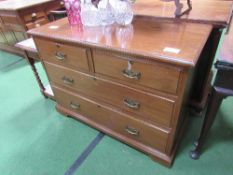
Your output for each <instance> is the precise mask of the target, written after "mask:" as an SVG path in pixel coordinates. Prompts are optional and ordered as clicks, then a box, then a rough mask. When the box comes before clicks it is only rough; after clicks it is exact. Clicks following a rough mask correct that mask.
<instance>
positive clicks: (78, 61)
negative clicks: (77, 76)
mask: <svg viewBox="0 0 233 175" xmlns="http://www.w3.org/2000/svg"><path fill="white" fill-rule="evenodd" d="M34 40H35V43H36V46H37V48H38V50H39V53H40V56H41V58H42V59H43V60H45V61H48V62H51V63H55V64H59V65H63V66H67V67H70V68H78V69H83V70H89V66H88V60H87V52H88V51H89V49H85V48H81V47H77V46H71V45H68V44H62V43H59V42H53V41H48V40H43V39H39V38H35V39H34Z"/></svg>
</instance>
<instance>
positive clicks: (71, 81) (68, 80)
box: [62, 76, 74, 85]
mask: <svg viewBox="0 0 233 175" xmlns="http://www.w3.org/2000/svg"><path fill="white" fill-rule="evenodd" d="M62 80H63V83H64V84H67V85H72V84H74V80H73V79H71V78H68V77H65V76H64V77H63V78H62Z"/></svg>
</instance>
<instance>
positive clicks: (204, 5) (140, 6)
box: [134, 0, 233, 26]
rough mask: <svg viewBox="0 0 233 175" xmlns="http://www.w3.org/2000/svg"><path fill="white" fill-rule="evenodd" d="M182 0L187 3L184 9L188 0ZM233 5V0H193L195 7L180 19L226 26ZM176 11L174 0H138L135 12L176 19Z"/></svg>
mask: <svg viewBox="0 0 233 175" xmlns="http://www.w3.org/2000/svg"><path fill="white" fill-rule="evenodd" d="M181 2H182V3H183V4H184V5H185V6H184V9H186V7H187V3H186V0H185V1H183V0H181ZM232 6H233V2H232V1H225V0H224V1H223V0H221V1H220V0H192V7H193V9H192V10H191V11H190V12H189V14H185V15H183V16H182V17H181V18H180V20H182V21H193V22H199V23H208V24H213V25H220V26H226V25H227V24H228V23H229V20H230V16H231V12H232ZM174 12H175V5H174V1H172V2H163V1H161V0H137V1H136V3H135V4H134V13H135V14H137V15H143V16H153V17H155V18H162V19H172V20H174V18H175V15H174Z"/></svg>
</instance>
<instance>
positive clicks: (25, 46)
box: [15, 38, 54, 99]
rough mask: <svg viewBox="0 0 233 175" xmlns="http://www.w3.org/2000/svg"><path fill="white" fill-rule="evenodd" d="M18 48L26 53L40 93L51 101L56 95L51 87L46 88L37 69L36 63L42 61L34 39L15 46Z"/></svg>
mask: <svg viewBox="0 0 233 175" xmlns="http://www.w3.org/2000/svg"><path fill="white" fill-rule="evenodd" d="M15 46H16V47H17V48H20V49H21V50H22V51H24V57H25V58H26V60H27V62H28V63H29V65H30V66H31V69H32V71H33V73H34V76H35V78H36V81H37V83H38V85H39V87H40V91H41V93H42V94H43V96H44V97H46V98H47V97H49V98H51V99H54V94H53V91H52V89H51V86H50V85H47V86H44V85H43V83H42V81H41V79H40V76H39V73H38V71H37V69H36V66H35V63H36V61H41V59H40V57H39V55H38V51H37V49H36V46H35V43H34V40H33V39H32V38H29V39H26V40H24V41H21V42H19V43H17V44H16V45H15Z"/></svg>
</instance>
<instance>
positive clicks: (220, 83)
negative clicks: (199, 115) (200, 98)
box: [190, 23, 233, 159]
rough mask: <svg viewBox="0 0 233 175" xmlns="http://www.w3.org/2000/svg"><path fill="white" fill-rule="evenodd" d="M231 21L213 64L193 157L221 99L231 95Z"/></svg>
mask: <svg viewBox="0 0 233 175" xmlns="http://www.w3.org/2000/svg"><path fill="white" fill-rule="evenodd" d="M232 43H233V23H232V24H231V27H230V31H229V33H228V34H227V35H225V38H224V41H223V44H222V48H221V50H220V55H219V60H218V61H217V63H216V64H215V67H216V68H217V75H216V78H215V82H214V85H213V87H212V94H211V97H210V101H209V104H208V107H207V112H206V115H205V118H204V122H203V126H202V130H201V133H200V136H199V139H198V141H197V143H195V146H196V148H195V150H193V151H191V152H190V156H191V158H193V159H198V158H199V156H200V154H201V151H202V147H203V145H204V142H205V139H206V137H207V134H208V132H209V130H210V128H211V126H212V124H213V122H214V119H215V117H216V114H217V112H218V110H219V107H220V106H221V103H222V101H223V99H225V98H226V97H228V96H233V46H232Z"/></svg>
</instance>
